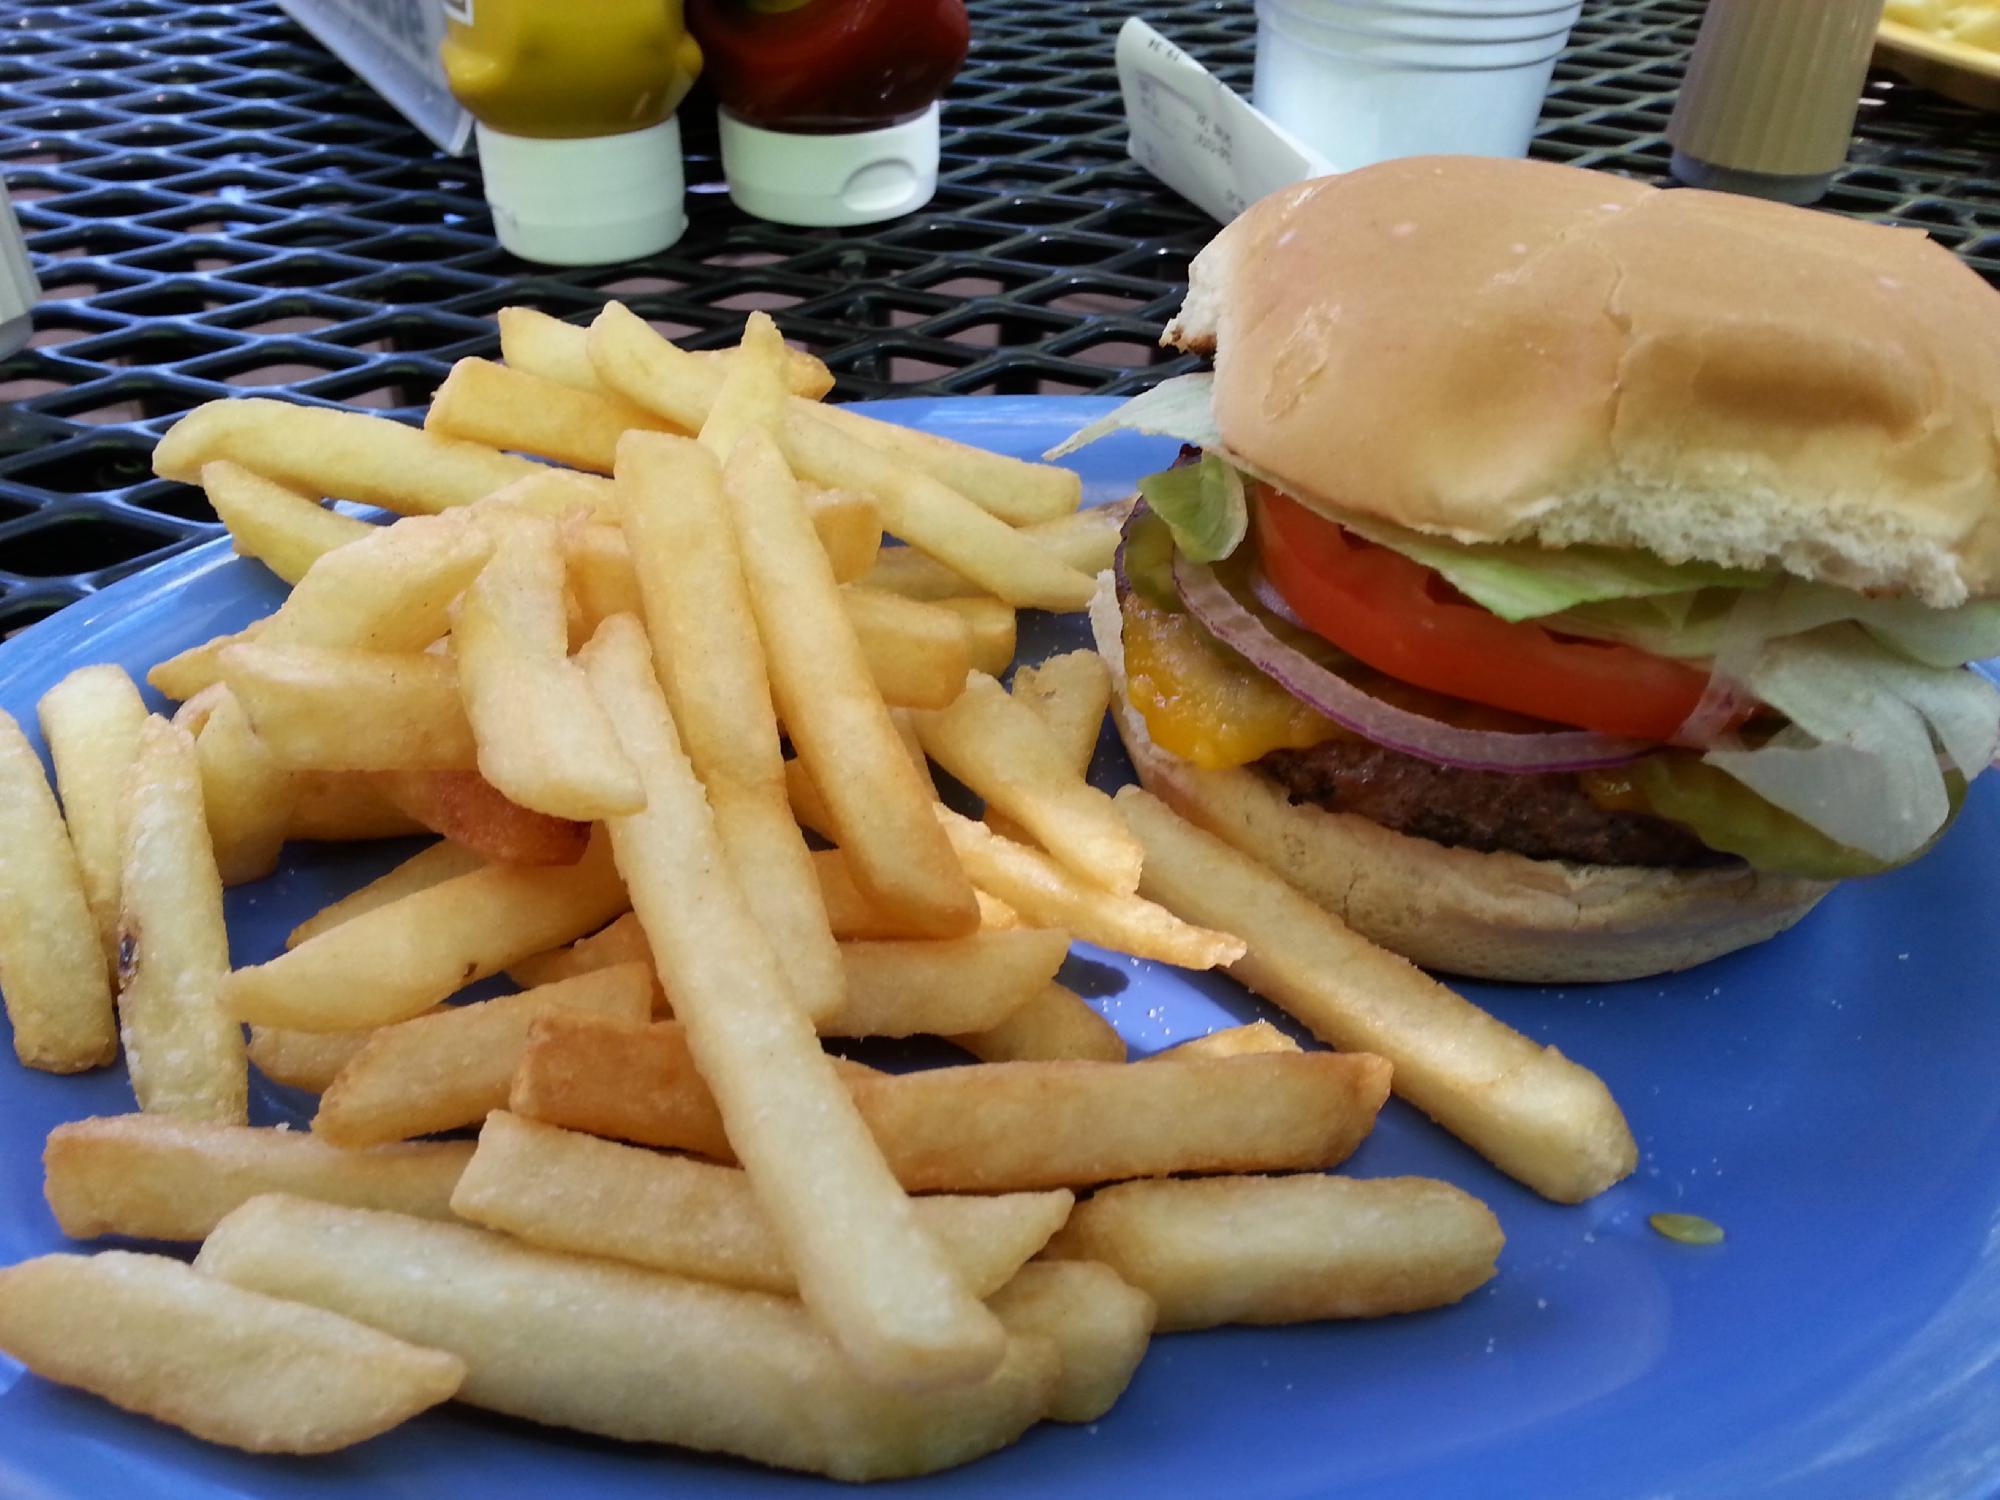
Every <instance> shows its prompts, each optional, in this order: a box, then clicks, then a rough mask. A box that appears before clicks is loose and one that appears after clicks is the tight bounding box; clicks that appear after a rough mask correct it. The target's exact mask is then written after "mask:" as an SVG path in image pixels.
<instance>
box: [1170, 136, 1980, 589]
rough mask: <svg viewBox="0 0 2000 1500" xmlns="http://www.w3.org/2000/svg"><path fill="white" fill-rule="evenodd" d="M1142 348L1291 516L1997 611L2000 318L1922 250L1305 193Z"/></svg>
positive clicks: (1555, 210)
mask: <svg viewBox="0 0 2000 1500" xmlns="http://www.w3.org/2000/svg"><path fill="white" fill-rule="evenodd" d="M1165 342H1170V343H1174V344H1177V345H1179V346H1180V347H1182V348H1187V349H1196V350H1202V351H1204V352H1205V351H1208V350H1213V351H1214V353H1215V369H1216V381H1215V415H1216V419H1217V422H1218V424H1219V426H1220V429H1221V433H1222V437H1223V440H1224V442H1225V443H1226V444H1227V445H1228V446H1229V448H1230V449H1231V450H1232V451H1234V452H1235V453H1237V454H1239V455H1240V456H1241V457H1242V458H1243V459H1244V460H1245V461H1246V462H1248V463H1250V464H1253V465H1255V466H1257V467H1258V468H1260V469H1262V470H1264V471H1266V472H1269V473H1270V474H1272V475H1273V476H1275V477H1277V478H1280V479H1282V480H1283V481H1285V483H1286V485H1287V488H1288V489H1292V490H1294V491H1295V492H1296V493H1297V494H1298V495H1299V498H1301V499H1303V500H1306V501H1308V502H1312V501H1318V502H1319V503H1320V504H1322V505H1323V506H1325V507H1327V508H1328V509H1331V510H1334V511H1336V512H1337V511H1341V510H1345V511H1350V512H1354V513H1359V514H1367V515H1373V516H1378V517H1381V518H1384V519H1387V520H1390V521H1394V522H1398V523H1400V524H1402V525H1405V526H1410V527H1414V528H1416V529H1418V530H1421V531H1428V532H1432V533H1437V534H1442V535H1446V536H1450V537H1453V538H1455V539H1457V540H1459V541H1465V542H1482V541H1502V540H1506V541H1521V540H1534V541H1539V542H1541V543H1543V544H1545V545H1548V546H1566V545H1571V544H1576V543H1601V544H1607V545H1611V546H1621V547H1638V548H1643V549H1645V550H1647V551H1650V552H1653V553H1656V554H1658V555H1659V556H1661V557H1664V558H1667V559H1668V560H1670V561H1686V560H1689V559H1701V560H1705V561H1708V562H1714V563H1721V564H1725V565H1730V566H1737V567H1753V568H1754V567H1781V568H1783V569H1785V570H1787V571H1789V572H1792V573H1795V574H1797V575H1799V576H1801V577H1805V578H1811V579H1816V580H1819V581H1821V582H1826V583H1833V584H1837V585H1840V586H1843V587H1847V588H1853V589H1867V590H1871V591H1886V592H1893V593H1905V594H1909V595H1913V596H1915V597H1916V598H1918V599H1921V600H1922V601H1924V602H1925V603H1927V604H1931V605H1934V606H1939V607H1948V606H1952V605H1956V604H1960V603H1963V602H1965V601H1966V600H1967V599H1968V598H1977V597H1982V596H1989V595H1993V594H1996V593H2000V294H1996V293H1995V292H1994V291H1993V290H1992V289H1991V288H1989V287H1988V286H1987V285H1986V284H1985V282H1983V281H1982V280H1981V279H1980V277H1979V276H1978V275H1977V274H1976V273H1975V272H1974V271H1973V270H1972V269H1971V268H1970V267H1969V266H1966V265H1965V264H1963V263H1962V262H1960V261H1959V260H1958V259H1957V258H1955V257H1954V256H1952V255H1951V254H1950V253H1949V252H1947V251H1946V250H1944V249H1943V248H1942V247H1940V246H1938V245H1935V244H1933V243H1931V241H1930V240H1928V239H1927V238H1926V237H1925V236H1923V235H1922V234H1920V233H1918V232H1916V231H1914V230H1904V229H1887V228H1883V227H1880V226H1876V225H1871V224H1865V223H1862V222H1860V221H1858V220H1853V219H1847V218H1843V217H1840V216H1838V215H1835V214H1830V213H1820V212H1814V211H1811V210H1807V209H1799V208H1789V207H1785V206H1783V205H1780V204H1775V203H1768V202H1764V201H1762V200H1759V199H1754V198H1743V197H1735V196H1731V195H1728V194H1722V193H1705V192H1696V191H1692V190H1677V191H1671V192H1663V191H1661V190H1659V189H1657V188H1652V187H1647V186H1645V185H1643V184H1640V183H1636V182H1632V181H1629V180H1627V179H1624V178H1620V177H1613V176H1609V175H1606V174H1603V173H1598V172H1589V171H1582V170H1578V169H1576V168H1571V167H1561V166H1555V165H1552V164H1549V163H1544V162H1529V161H1504V160H1492V159H1487V158H1477V157H1415V158H1410V159H1406V160H1401V161H1393V162H1385V163H1383V164H1382V165H1380V166H1373V167H1367V168H1364V169H1362V170H1360V171H1355V172H1349V173H1346V174H1344V175H1342V176H1338V177H1327V178H1320V179H1317V180H1315V181H1312V182H1306V183H1300V184H1298V185H1296V186H1294V187H1291V188H1287V189H1284V190H1282V191H1280V192H1278V193H1274V194H1272V195H1271V196H1270V197H1268V198H1265V199H1264V200H1262V201H1261V202H1259V203H1257V204H1256V205H1254V206H1253V207H1252V208H1251V209H1250V210H1249V211H1248V212H1247V213H1245V214H1244V215H1243V216H1242V217H1241V218H1239V219H1237V220H1236V221H1235V222H1234V223H1233V224H1231V225H1230V226H1229V227H1228V228H1226V229H1225V230H1223V231H1222V233H1221V234H1219V235H1218V236H1217V237H1216V238H1215V240H1214V241H1213V242H1212V243H1211V244H1210V245H1209V246H1208V248H1207V249H1205V250H1203V251H1202V253H1201V254H1200V255H1199V256H1197V257H1196V259H1195V261H1194V264H1193V267H1192V268H1191V271H1190V274H1189V287H1188V297H1187V301H1186V303H1185V304H1184V305H1183V307H1182V309H1181V312H1180V315H1179V317H1178V318H1177V319H1176V320H1175V321H1174V322H1173V323H1172V324H1171V325H1170V326H1169V327H1168V330H1167V334H1166V339H1165Z"/></svg>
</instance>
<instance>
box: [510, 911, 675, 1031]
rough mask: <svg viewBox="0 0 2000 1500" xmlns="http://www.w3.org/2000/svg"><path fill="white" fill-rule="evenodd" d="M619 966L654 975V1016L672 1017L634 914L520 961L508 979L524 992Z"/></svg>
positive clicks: (651, 951)
mask: <svg viewBox="0 0 2000 1500" xmlns="http://www.w3.org/2000/svg"><path fill="white" fill-rule="evenodd" d="M618 964H644V965H645V966H646V968H647V970H648V972H650V973H651V974H652V975H653V984H654V992H653V1014H654V1015H656V1016H665V1015H669V1014H671V1013H672V1007H671V1006H669V1005H668V1003H667V990H666V986H665V985H662V984H661V983H660V982H659V971H658V970H657V969H656V968H655V967H654V965H653V950H652V948H651V947H649V946H648V945H647V943H646V929H645V928H643V927H641V926H640V925H639V917H638V914H637V913H636V912H629V911H628V912H626V913H625V915H624V916H622V917H620V918H619V919H618V920H617V921H615V922H613V923H612V924H611V925H610V926H609V927H606V928H604V929H603V930H602V931H600V932H593V933H592V934H591V935H590V936H589V937H580V938H578V939H577V940H576V941H575V942H573V943H571V944H570V945H569V946H568V947H567V948H554V949H551V950H550V951H549V952H547V953H537V954H535V955H533V956H532V957H529V958H524V959H522V960H521V961H520V962H519V963H517V964H515V965H513V966H512V967H510V968H509V969H508V970H507V977H508V978H509V979H511V980H513V981H514V983H516V984H518V985H520V986H521V987H522V988H523V989H533V988H534V987H535V986H536V985H542V984H554V983H555V982H556V981H557V980H559V979H574V978H576V976H577V975H579V974H594V973H596V972H597V971H598V970H599V969H609V968H612V967H614V966H615V965H618Z"/></svg>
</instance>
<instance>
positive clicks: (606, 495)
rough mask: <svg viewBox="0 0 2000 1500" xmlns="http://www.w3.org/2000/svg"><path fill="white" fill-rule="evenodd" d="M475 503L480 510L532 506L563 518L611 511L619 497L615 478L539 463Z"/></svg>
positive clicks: (541, 513)
mask: <svg viewBox="0 0 2000 1500" xmlns="http://www.w3.org/2000/svg"><path fill="white" fill-rule="evenodd" d="M474 503H475V506H476V508H477V509H478V510H480V511H487V510H494V511H506V510H514V511H521V510H528V511H533V512H534V513H535V514H536V515H538V516H547V517H548V518H549V519H550V520H551V521H560V520H563V519H564V518H565V517H567V516H568V515H570V514H571V513H572V512H574V511H582V512H584V513H585V514H587V515H597V516H606V515H610V514H612V507H613V505H614V504H615V501H614V500H613V497H612V493H611V481H610V480H608V479H606V478H605V477H604V476H603V475H601V474H579V473H577V472H576V470H574V469H556V468H550V467H549V466H547V465H545V464H536V465H535V466H534V472H533V473H532V474H523V475H522V476H521V477H520V478H519V479H516V480H515V481H514V482H513V483H511V484H508V485H505V486H503V487H502V488H500V489H497V490H495V491H494V492H493V493H492V494H490V495H488V496H486V497H485V498H484V499H482V500H479V501H476V502H474Z"/></svg>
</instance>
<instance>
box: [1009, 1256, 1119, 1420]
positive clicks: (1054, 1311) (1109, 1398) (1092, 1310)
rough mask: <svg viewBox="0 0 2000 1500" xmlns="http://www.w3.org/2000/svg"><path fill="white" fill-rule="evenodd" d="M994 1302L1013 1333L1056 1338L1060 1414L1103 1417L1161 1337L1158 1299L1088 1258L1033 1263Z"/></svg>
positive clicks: (1054, 1403) (1055, 1411) (1052, 1412)
mask: <svg viewBox="0 0 2000 1500" xmlns="http://www.w3.org/2000/svg"><path fill="white" fill-rule="evenodd" d="M986 1305H987V1306H988V1307H990V1308H992V1309H993V1311H994V1313H995V1314H996V1315H997V1316H998V1317H999V1319H1000V1324H1001V1326H1002V1327H1003V1328H1005V1329H1006V1330H1007V1331H1008V1332H1009V1333H1012V1334H1015V1335H1017V1336H1019V1335H1028V1336H1036V1337H1041V1338H1046V1339H1049V1340H1051V1341H1052V1342H1053V1343H1054V1344H1055V1346H1056V1350H1057V1352H1058V1353H1059V1354H1060V1355H1061V1356H1062V1377H1061V1378H1060V1379H1059V1380H1058V1381H1057V1382H1056V1393H1055V1396H1054V1398H1053V1399H1052V1400H1051V1401H1050V1402H1049V1420H1050V1421H1052V1422H1095V1421H1096V1420H1097V1419H1098V1418H1099V1417H1101V1416H1103V1415H1104V1414H1105V1413H1106V1412H1108V1411H1110V1410H1111V1408H1112V1407H1113V1406H1114V1405H1115V1404H1116V1403H1117V1400H1118V1398H1119V1397H1120V1396H1122V1395H1124V1394H1125V1387H1126V1386H1128V1385H1130V1384H1131V1383H1132V1377H1133V1375H1134V1374H1136V1373H1137V1372H1138V1369H1139V1361H1140V1360H1142V1359H1144V1358H1145V1357H1146V1346H1147V1345H1148V1344H1150V1343H1151V1342H1152V1341H1153V1320H1154V1307H1153V1299H1152V1298H1151V1297H1149V1296H1147V1295H1146V1294H1145V1293H1144V1292H1142V1291H1140V1290H1139V1289H1138V1288H1137V1287H1135V1286H1131V1285H1128V1284H1127V1283H1126V1282H1125V1281H1124V1280H1123V1279H1122V1278H1121V1277H1120V1276H1119V1275H1118V1273H1117V1272H1116V1271H1113V1270H1112V1269H1111V1268H1110V1267H1109V1266H1103V1265H1096V1264H1094V1263H1092V1262H1090V1261H1086V1260H1064V1261H1035V1262H1033V1263H1032V1264H1029V1265H1025V1266H1023V1267H1021V1269H1020V1270H1019V1271H1017V1272H1016V1273H1015V1274H1014V1279H1013V1280H1012V1281H1010V1282H1008V1283H1007V1284H1006V1285H1005V1286H1003V1287H1002V1288H1000V1290H999V1291H998V1292H996V1293H994V1294H993V1296H991V1297H989V1298H988V1299H987V1303H986Z"/></svg>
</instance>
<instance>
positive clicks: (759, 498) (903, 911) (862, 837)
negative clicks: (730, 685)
mask: <svg viewBox="0 0 2000 1500" xmlns="http://www.w3.org/2000/svg"><path fill="white" fill-rule="evenodd" d="M723 487H724V491H725V493H726V494H727V495H728V497H729V500H730V504H731V509H732V512H733V514H734V516H735V518H736V529H737V537H738V540H739V542H740V544H741V556H742V558H743V568H744V574H745V577H746V579H747V581H748V582H749V585H750V603H751V607H752V609H753V610H754V611H755V613H756V617H757V628H758V632H759V634H760V635H761V636H762V637H763V641H764V650H765V654H766V658H767V661H768V664H769V667H770V674H771V687H772V692H773V696H774V697H775V698H776V700H777V705H778V710H779V712H780V713H781V714H782V715H783V717H784V721H785V729H786V732H787V733H788V734H789V735H790V737H791V740H792V745H793V748H794V749H795V750H797V752H798V755H799V758H800V759H801V760H802V761H804V762H805V765H806V767H807V769H808V770H809V771H810V772H811V773H812V777H813V781H814V783H815V784H816V785H817V786H818V787H819V790H820V793H821V795H822V796H823V797H824V798H825V799H826V802H827V806H828V808H829V810H830V811H831V813H832V815H833V819H834V822H835V824H836V825H837V827H838V830H839V834H840V838H839V842H840V846H841V851H842V853H844V854H845V855H846V857H847V861H848V865H849V868H850V870H851V872H852V873H853V875H854V878H855V881H856V883H857V884H858V885H859V886H860V888H861V889H862V890H863V891H864V892H865V893H866V894H867V896H868V898H869V899H870V900H871V901H872V902H874V903H875V904H876V905H878V906H880V907H882V908H883V909H885V910H886V911H888V912H889V913H890V914H892V915H893V916H895V917H896V918H897V919H899V920H901V921H904V922H907V923H909V924H910V925H911V927H912V928H913V929H914V930H915V931H916V933H917V934H918V935H920V936H925V937H957V936H960V935H962V934H964V933H966V932H970V931H972V930H973V929H974V928H975V927H976V925H977V923H978V908H977V906H976V904H975V902H974V901H973V897H972V887H971V884H970V883H969V882H968V881H967V880H966V878H965V875H964V873H963V872H962V871H961V870H960V869H959V868H958V864H957V861H956V860H955V859H954V858H953V857H952V852H951V845H950V843H949V842H948V841H947V840H946V839H945V838H944V837H943V836H942V834H941V833H940V832H939V830H938V829H937V827H936V826H935V823H934V821H933V820H932V818H931V813H930V807H931V803H930V799H929V794H928V792H927V790H926V788H925V787H924V785H923V783H922V781H921V780H920V779H919V778H918V776H917V775H916V773H915V771H914V770H913V769H912V767H911V765H910V762H909V758H908V756H907V754H906V753H905V752H904V750H903V748H902V746H901V744H900V743H899V740H898V736H897V733H896V728H895V725H894V724H893V723H892V722H891V720H890V718H889V714H888V709H887V707H886V706H885V705H884V704H883V702H882V696H881V693H880V692H879V691H878V690H877V689H876V687H875V684H874V680H873V679H872V677H871V676H870V675H869V672H868V667H867V663H866V659H865V657H864V656H863V655H862V652H861V648H860V645H859V643H858V642H857V641H856V639H855V634H854V629H853V627H852V626H851V625H849V624H848V622H847V618H846V615H845V613H844V611H843V610H842V608H841V604H840V598H839V593H838V590H837V588H836V586H835V584H834V581H833V575H832V571H831V570H830V569H829V568H828V566H827V562H826V554H825V552H824V551H823V550H822V549H821V548H820V546H819V542H818V539H817V538H816V537H815V536H814V535H813V532H812V527H811V525H810V524H809V522H808V521H807V519H806V515H805V511H804V508H803V507H802V506H801V505H800V503H799V500H798V496H797V488H796V486H795V485H794V484H793V483H792V480H791V478H790V476H789V475H788V474H787V473H786V472H785V466H784V463H783V461H782V460H781V459H779V457H778V456H777V454H776V452H775V451H774V450H773V449H772V447H771V445H770V443H769V441H768V440H767V439H766V438H765V437H764V436H763V434H761V433H750V434H747V435H746V436H745V437H744V438H743V439H742V440H741V441H740V442H739V443H738V444H737V446H736V451H735V453H734V455H733V456H732V457H731V458H730V461H729V467H728V469H727V470H726V471H725V473H724V477H723Z"/></svg>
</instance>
